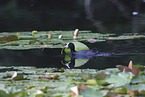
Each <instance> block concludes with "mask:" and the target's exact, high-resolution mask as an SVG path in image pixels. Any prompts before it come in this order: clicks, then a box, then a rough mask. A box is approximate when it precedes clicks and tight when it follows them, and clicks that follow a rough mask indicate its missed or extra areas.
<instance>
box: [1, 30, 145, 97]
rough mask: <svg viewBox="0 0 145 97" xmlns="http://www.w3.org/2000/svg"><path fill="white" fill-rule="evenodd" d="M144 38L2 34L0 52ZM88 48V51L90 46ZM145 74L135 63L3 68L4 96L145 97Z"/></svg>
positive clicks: (70, 33) (131, 35)
mask: <svg viewBox="0 0 145 97" xmlns="http://www.w3.org/2000/svg"><path fill="white" fill-rule="evenodd" d="M75 32H76V31H75ZM60 35H61V36H60ZM73 35H76V36H75V37H74V36H73ZM144 37H145V35H144V34H137V33H124V34H120V35H116V34H101V33H92V32H90V31H79V33H78V34H74V31H32V32H12V33H10V32H3V33H0V48H1V49H9V50H29V49H42V50H43V49H44V48H64V46H65V45H66V44H67V43H68V42H74V43H78V45H80V41H85V42H90V43H95V42H102V41H106V40H126V39H142V38H144ZM85 47H86V48H87V46H85ZM87 49H89V48H87ZM66 60H67V59H66ZM86 61H87V60H85V62H86ZM85 62H84V63H85ZM126 64H128V63H126ZM144 72H145V67H144V66H143V65H133V62H132V61H130V62H129V66H121V65H120V66H117V67H116V68H107V69H104V70H98V69H66V68H49V67H48V68H47V67H46V68H36V67H31V66H29V67H25V66H11V67H5V66H0V96H2V97H50V96H51V97H75V96H77V97H88V96H90V97H103V96H105V97H113V96H126V97H129V96H132V97H134V96H145V93H144V92H145V84H144V83H145V79H144V77H145V73H144Z"/></svg>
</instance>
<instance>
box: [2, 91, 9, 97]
mask: <svg viewBox="0 0 145 97" xmlns="http://www.w3.org/2000/svg"><path fill="white" fill-rule="evenodd" d="M0 97H10V96H9V95H8V94H7V93H6V92H5V91H4V90H0Z"/></svg>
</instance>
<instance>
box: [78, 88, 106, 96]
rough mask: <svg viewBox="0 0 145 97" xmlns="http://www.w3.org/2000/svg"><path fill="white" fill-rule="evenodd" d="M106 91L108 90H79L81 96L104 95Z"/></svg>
mask: <svg viewBox="0 0 145 97" xmlns="http://www.w3.org/2000/svg"><path fill="white" fill-rule="evenodd" d="M107 92H108V91H106V92H100V91H96V90H92V89H85V90H83V91H81V93H80V94H81V95H83V97H104V96H105V95H106V94H107Z"/></svg>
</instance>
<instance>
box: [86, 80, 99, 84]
mask: <svg viewBox="0 0 145 97" xmlns="http://www.w3.org/2000/svg"><path fill="white" fill-rule="evenodd" d="M86 83H87V84H89V85H97V81H96V80H95V79H89V80H87V82H86Z"/></svg>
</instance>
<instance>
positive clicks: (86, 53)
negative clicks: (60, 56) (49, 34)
mask: <svg viewBox="0 0 145 97" xmlns="http://www.w3.org/2000/svg"><path fill="white" fill-rule="evenodd" d="M65 48H70V50H71V52H70V56H71V57H73V58H80V59H92V58H95V57H96V56H97V54H98V53H99V51H98V50H97V48H93V49H90V50H80V51H76V50H75V45H74V43H72V42H70V43H68V44H67V45H66V46H65Z"/></svg>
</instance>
